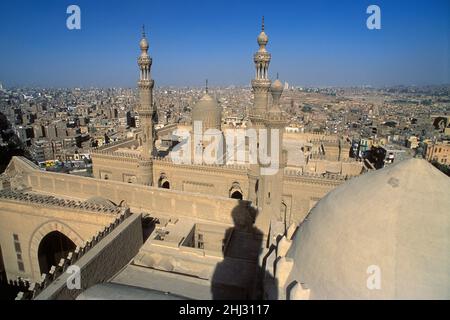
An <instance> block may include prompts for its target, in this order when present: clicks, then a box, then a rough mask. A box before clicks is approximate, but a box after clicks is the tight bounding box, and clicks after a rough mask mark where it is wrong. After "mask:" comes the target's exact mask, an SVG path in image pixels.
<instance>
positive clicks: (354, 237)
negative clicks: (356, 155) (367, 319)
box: [286, 159, 450, 299]
mask: <svg viewBox="0 0 450 320" xmlns="http://www.w3.org/2000/svg"><path fill="white" fill-rule="evenodd" d="M449 190H450V178H449V177H447V176H445V175H444V174H443V173H441V172H440V171H439V170H437V169H436V168H434V167H433V166H432V165H431V164H429V163H428V162H427V161H425V160H422V159H410V160H405V161H402V162H400V163H398V164H395V165H392V166H391V167H388V168H384V169H381V170H379V171H374V172H371V173H367V174H365V175H362V176H360V177H357V178H354V179H352V180H350V181H348V182H347V183H344V184H343V185H341V186H340V187H338V188H337V189H335V190H333V191H332V192H330V193H329V194H328V195H327V196H325V197H324V198H323V199H322V200H321V201H319V202H318V204H317V205H316V206H315V207H314V208H313V209H312V210H311V212H310V213H309V215H308V216H307V219H306V220H305V221H304V222H303V223H302V224H301V225H300V227H299V228H298V229H297V231H296V233H295V235H294V237H293V239H292V245H291V247H290V248H289V251H288V252H287V254H286V258H287V259H288V260H290V259H292V260H290V261H293V267H292V269H291V270H290V271H289V275H288V278H287V281H286V288H292V287H297V288H298V284H301V289H302V290H304V289H309V293H308V295H309V298H310V299H450V197H449ZM374 266H375V267H374ZM378 267H379V269H378V270H379V275H380V277H379V279H380V285H381V288H380V289H373V287H372V290H370V289H369V288H368V287H370V283H369V286H368V284H367V283H368V279H369V278H370V277H371V276H373V275H375V274H374V273H371V272H374V271H373V270H374V269H373V268H378ZM371 268H372V269H371ZM372 280H373V278H372ZM302 292H303V291H302ZM287 295H288V296H289V293H288V294H287ZM293 296H294V297H295V296H296V293H295V292H294V295H293ZM300 296H301V295H297V297H300Z"/></svg>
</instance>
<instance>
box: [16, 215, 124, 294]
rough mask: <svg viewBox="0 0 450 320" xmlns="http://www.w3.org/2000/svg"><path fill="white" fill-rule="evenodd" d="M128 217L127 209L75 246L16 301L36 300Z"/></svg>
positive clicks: (22, 292) (21, 292)
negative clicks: (81, 244)
mask: <svg viewBox="0 0 450 320" xmlns="http://www.w3.org/2000/svg"><path fill="white" fill-rule="evenodd" d="M130 215H131V213H130V210H129V209H127V210H125V211H123V212H122V213H121V214H120V215H119V216H118V217H117V218H116V219H115V220H114V221H113V222H112V223H111V224H110V225H108V226H106V227H105V228H104V229H103V230H102V231H100V232H98V233H97V234H96V235H95V236H93V237H92V239H91V240H89V241H86V243H85V244H84V245H83V246H77V247H76V248H75V250H74V251H71V252H69V253H68V255H67V257H66V258H63V259H61V260H60V261H59V263H58V265H56V266H52V267H51V268H50V271H49V272H48V274H46V273H43V274H42V276H41V280H40V281H39V282H35V283H32V284H31V285H29V286H28V287H27V289H26V290H23V291H20V292H19V293H18V294H17V297H16V300H32V299H34V298H36V297H37V296H38V295H39V294H40V293H41V292H42V291H43V290H44V289H46V288H47V287H49V286H50V285H51V284H52V283H53V282H55V281H56V280H57V279H58V277H59V276H61V275H62V274H64V273H65V272H66V270H67V269H68V268H69V267H70V266H72V265H75V263H76V262H77V261H79V260H80V259H81V258H82V257H83V256H84V255H86V253H88V252H89V251H90V250H91V249H92V248H94V247H95V246H96V245H97V244H98V243H99V242H100V241H101V240H102V239H104V238H105V237H106V236H108V235H109V234H110V233H111V232H112V231H113V230H115V229H116V228H117V227H118V226H119V225H120V224H121V223H122V222H123V221H124V220H125V219H126V218H128V217H129V216H130Z"/></svg>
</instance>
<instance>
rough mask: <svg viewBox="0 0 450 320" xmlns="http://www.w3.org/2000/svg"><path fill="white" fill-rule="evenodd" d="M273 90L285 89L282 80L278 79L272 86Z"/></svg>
mask: <svg viewBox="0 0 450 320" xmlns="http://www.w3.org/2000/svg"><path fill="white" fill-rule="evenodd" d="M270 90H271V91H283V84H282V83H281V81H280V80H278V79H276V80H275V81H274V82H273V83H272V85H271V86H270Z"/></svg>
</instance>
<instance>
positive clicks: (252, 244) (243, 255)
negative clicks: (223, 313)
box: [211, 200, 270, 300]
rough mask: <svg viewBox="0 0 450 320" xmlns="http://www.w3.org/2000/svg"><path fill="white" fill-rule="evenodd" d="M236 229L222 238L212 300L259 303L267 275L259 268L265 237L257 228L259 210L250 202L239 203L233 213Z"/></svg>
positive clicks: (230, 229)
mask: <svg viewBox="0 0 450 320" xmlns="http://www.w3.org/2000/svg"><path fill="white" fill-rule="evenodd" d="M231 215H232V218H233V223H234V226H233V227H231V228H228V229H227V230H226V232H225V235H224V238H223V245H222V252H223V260H222V261H221V262H220V263H218V264H217V265H216V268H215V270H214V273H213V276H212V279H211V294H212V299H213V300H257V299H262V298H263V282H264V279H265V278H266V277H268V276H269V277H270V275H267V274H265V272H264V267H263V266H262V265H261V264H260V261H263V259H261V257H260V255H261V254H263V252H265V250H264V243H263V241H264V234H263V232H262V231H261V230H259V229H258V228H257V227H256V226H255V221H256V218H257V216H258V210H257V209H255V208H254V207H253V206H251V205H250V202H248V201H243V200H241V201H239V204H238V205H237V206H236V207H235V208H234V209H233V210H232V212H231Z"/></svg>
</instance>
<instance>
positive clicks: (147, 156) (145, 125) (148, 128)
mask: <svg viewBox="0 0 450 320" xmlns="http://www.w3.org/2000/svg"><path fill="white" fill-rule="evenodd" d="M139 46H140V47H141V55H140V56H139V58H138V65H139V69H140V77H139V81H138V87H139V107H138V113H139V119H140V122H141V128H142V136H141V141H142V154H141V157H140V159H139V162H138V167H139V177H138V181H139V183H141V184H144V185H152V184H153V165H152V163H153V162H152V156H153V150H154V141H153V121H152V117H153V86H154V84H155V83H154V81H153V80H152V79H151V76H150V68H151V66H152V58H150V56H149V55H148V53H147V51H148V41H147V38H146V36H145V30H144V26H142V39H141V42H140V43H139Z"/></svg>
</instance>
